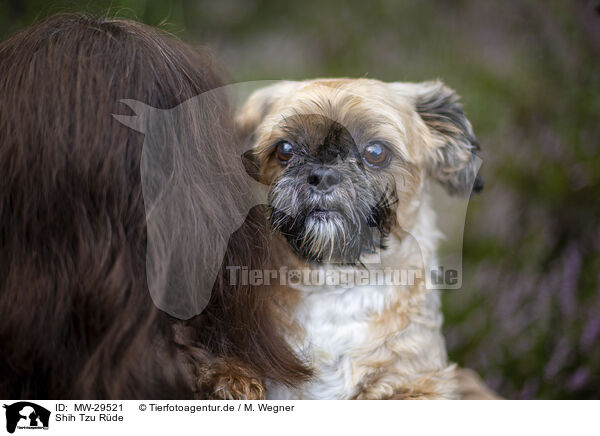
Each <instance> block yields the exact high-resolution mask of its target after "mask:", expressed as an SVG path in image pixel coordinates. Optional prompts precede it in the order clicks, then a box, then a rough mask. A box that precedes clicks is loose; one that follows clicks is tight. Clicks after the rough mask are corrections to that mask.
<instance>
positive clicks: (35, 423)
mask: <svg viewBox="0 0 600 436" xmlns="http://www.w3.org/2000/svg"><path fill="white" fill-rule="evenodd" d="M3 407H4V408H5V409H6V431H8V432H9V433H14V432H15V430H16V429H17V428H18V429H44V430H47V429H48V424H49V421H50V411H49V410H48V409H45V408H44V407H42V406H38V405H37V404H35V403H30V402H28V401H19V402H18V403H13V404H11V405H6V404H5V405H4V406H3Z"/></svg>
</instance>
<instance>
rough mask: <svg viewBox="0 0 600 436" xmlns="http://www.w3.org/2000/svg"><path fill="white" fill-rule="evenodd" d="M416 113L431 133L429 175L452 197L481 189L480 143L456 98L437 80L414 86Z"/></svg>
mask: <svg viewBox="0 0 600 436" xmlns="http://www.w3.org/2000/svg"><path fill="white" fill-rule="evenodd" d="M416 89H417V95H416V98H415V106H416V110H417V112H418V113H419V115H420V116H421V118H422V119H423V121H425V124H426V125H427V127H429V129H430V130H431V132H432V134H433V137H434V141H435V145H436V147H435V150H434V153H433V155H432V156H431V158H430V163H429V173H430V175H431V176H432V177H434V178H435V179H436V180H437V181H438V182H439V183H440V184H442V186H444V187H445V188H446V190H447V191H448V192H449V193H450V194H453V195H468V194H469V193H470V192H472V191H473V192H479V191H480V190H481V189H482V188H483V180H482V179H481V178H479V177H477V171H478V169H479V166H480V164H481V159H480V158H479V157H478V156H477V154H476V152H477V151H479V149H480V148H479V143H478V141H477V138H476V137H475V135H474V133H473V129H472V128H471V123H469V120H467V118H466V116H465V114H464V112H463V110H462V105H461V104H460V102H459V97H458V95H457V94H456V93H455V92H454V91H453V90H452V89H450V88H448V87H446V86H444V84H443V83H442V82H440V81H433V82H424V83H422V84H420V85H418V86H417V88H416Z"/></svg>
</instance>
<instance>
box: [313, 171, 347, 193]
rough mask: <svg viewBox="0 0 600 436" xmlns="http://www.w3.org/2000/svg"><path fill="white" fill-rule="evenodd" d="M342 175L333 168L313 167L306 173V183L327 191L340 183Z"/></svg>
mask: <svg viewBox="0 0 600 436" xmlns="http://www.w3.org/2000/svg"><path fill="white" fill-rule="evenodd" d="M341 180H342V177H341V175H340V173H339V172H338V171H336V170H334V169H333V168H328V167H323V166H319V167H315V168H313V170H312V171H311V172H310V174H309V175H308V180H307V181H308V183H309V184H310V185H312V186H314V187H315V188H317V189H318V190H320V191H328V190H330V189H331V188H333V187H334V186H335V185H337V184H338V183H340V182H341Z"/></svg>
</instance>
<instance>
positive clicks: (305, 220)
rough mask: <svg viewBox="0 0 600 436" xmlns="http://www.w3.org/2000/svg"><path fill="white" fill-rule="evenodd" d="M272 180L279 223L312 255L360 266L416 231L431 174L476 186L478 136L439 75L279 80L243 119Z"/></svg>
mask: <svg viewBox="0 0 600 436" xmlns="http://www.w3.org/2000/svg"><path fill="white" fill-rule="evenodd" d="M238 122H239V126H240V127H241V129H242V131H243V132H245V133H246V135H247V136H248V137H249V138H250V140H251V141H252V143H253V144H252V145H253V150H254V151H253V155H254V157H255V158H256V159H257V164H258V173H259V174H258V178H259V179H260V181H262V182H263V183H265V184H267V185H269V186H270V189H269V196H268V201H269V207H270V210H271V222H272V226H273V228H274V229H275V230H277V231H279V232H281V234H282V235H284V236H285V238H286V239H287V241H288V242H289V244H290V245H291V247H292V248H293V249H294V250H295V252H296V253H297V254H298V255H299V256H300V257H302V258H303V259H305V260H308V261H315V262H341V263H355V262H357V261H358V260H359V258H360V256H361V255H362V254H366V253H372V252H374V251H375V250H376V249H378V248H381V247H382V242H383V241H384V240H385V238H386V237H387V236H388V235H389V233H390V232H393V231H394V230H396V229H410V226H411V220H412V219H414V215H415V213H416V211H417V210H418V208H419V204H420V199H421V192H422V189H423V186H424V182H425V181H426V179H427V177H433V178H436V179H437V180H438V181H440V182H441V183H443V184H444V185H445V186H446V187H447V189H448V191H449V192H451V193H467V192H470V190H471V187H472V185H473V182H474V180H475V168H474V151H475V149H476V142H475V138H474V136H473V133H472V131H471V127H470V125H469V123H468V121H467V120H466V118H465V117H464V114H463V112H462V111H461V109H460V107H459V105H458V103H457V97H456V96H455V94H454V93H453V92H452V91H451V90H449V89H448V88H445V87H444V86H443V85H442V84H441V83H439V82H428V83H424V84H401V83H390V84H386V83H382V82H379V81H375V80H366V79H358V80H348V79H343V80H314V81H307V82H282V83H279V84H277V85H273V86H270V87H267V88H263V89H261V90H259V91H257V92H256V93H254V94H253V95H252V96H251V97H250V99H249V100H248V102H247V103H246V105H245V106H244V108H243V109H242V112H241V114H240V116H239V117H238Z"/></svg>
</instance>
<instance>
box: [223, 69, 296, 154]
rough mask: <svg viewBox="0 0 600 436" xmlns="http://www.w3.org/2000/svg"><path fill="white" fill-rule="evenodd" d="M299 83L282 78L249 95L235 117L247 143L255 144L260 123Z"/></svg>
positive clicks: (240, 132) (241, 135)
mask: <svg viewBox="0 0 600 436" xmlns="http://www.w3.org/2000/svg"><path fill="white" fill-rule="evenodd" d="M299 83H300V82H292V81H284V80H282V81H280V82H277V83H275V84H273V85H269V86H265V87H264V88H260V89H259V90H257V91H254V92H253V93H252V94H251V95H250V97H248V100H246V102H245V103H244V105H243V106H242V108H241V109H240V110H239V112H238V114H237V116H236V119H235V124H236V128H237V131H238V134H239V135H240V137H241V138H242V141H244V143H245V144H248V145H249V146H250V147H253V146H254V141H255V139H256V130H257V128H258V127H259V125H260V124H261V123H262V121H263V120H264V119H265V118H266V117H267V116H268V115H270V114H272V113H274V112H275V110H276V106H277V104H278V103H279V102H281V101H282V100H283V99H284V98H285V97H286V96H287V95H289V93H290V92H292V91H293V90H294V89H296V88H297V87H298V85H299Z"/></svg>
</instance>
